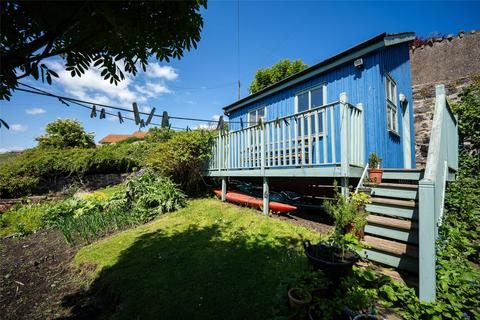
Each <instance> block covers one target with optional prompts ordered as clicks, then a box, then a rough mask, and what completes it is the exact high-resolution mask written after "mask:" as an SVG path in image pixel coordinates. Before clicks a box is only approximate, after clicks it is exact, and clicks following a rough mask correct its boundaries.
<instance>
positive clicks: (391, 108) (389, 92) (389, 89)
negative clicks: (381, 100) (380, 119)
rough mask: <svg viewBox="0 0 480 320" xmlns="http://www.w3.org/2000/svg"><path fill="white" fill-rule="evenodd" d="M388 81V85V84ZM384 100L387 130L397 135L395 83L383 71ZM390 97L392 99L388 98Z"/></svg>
mask: <svg viewBox="0 0 480 320" xmlns="http://www.w3.org/2000/svg"><path fill="white" fill-rule="evenodd" d="M389 83H390V85H389ZM385 98H386V99H385V100H386V114H387V117H386V118H387V130H388V131H390V132H393V133H394V134H396V135H398V101H397V83H396V82H395V80H393V78H392V76H391V75H390V74H388V73H385ZM390 98H392V99H393V100H392V99H390Z"/></svg>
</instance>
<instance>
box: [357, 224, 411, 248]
mask: <svg viewBox="0 0 480 320" xmlns="http://www.w3.org/2000/svg"><path fill="white" fill-rule="evenodd" d="M365 234H368V235H371V236H374V237H382V238H385V239H390V240H396V241H402V242H407V243H412V244H416V245H418V229H411V230H404V229H397V228H392V227H388V226H382V225H379V224H367V225H366V226H365Z"/></svg>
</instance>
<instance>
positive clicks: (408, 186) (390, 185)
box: [364, 182, 418, 189]
mask: <svg viewBox="0 0 480 320" xmlns="http://www.w3.org/2000/svg"><path fill="white" fill-rule="evenodd" d="M364 186H366V187H370V188H373V187H385V188H399V189H402V188H404V189H418V184H408V183H390V182H382V183H379V184H376V183H369V182H365V183H364Z"/></svg>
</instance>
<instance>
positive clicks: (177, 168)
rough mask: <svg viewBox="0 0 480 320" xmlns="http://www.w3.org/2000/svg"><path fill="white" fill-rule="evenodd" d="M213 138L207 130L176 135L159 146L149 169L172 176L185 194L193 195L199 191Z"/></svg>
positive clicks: (151, 157)
mask: <svg viewBox="0 0 480 320" xmlns="http://www.w3.org/2000/svg"><path fill="white" fill-rule="evenodd" d="M213 136H214V133H213V132H212V131H208V130H194V131H184V132H177V133H175V134H174V135H173V137H171V138H170V139H169V140H167V141H165V142H164V143H160V144H158V147H157V148H155V149H154V150H153V152H152V154H151V156H150V158H149V159H148V166H149V167H151V168H153V169H155V170H157V171H158V172H160V173H161V174H163V175H165V176H168V177H171V178H172V179H173V180H174V181H175V182H176V183H178V184H180V186H181V187H182V189H183V190H184V191H185V192H187V193H188V194H191V195H192V194H196V193H198V192H199V191H200V189H201V182H202V179H203V178H202V170H203V168H204V164H205V161H206V160H207V158H208V156H209V155H210V151H211V144H210V143H211V141H212V139H213Z"/></svg>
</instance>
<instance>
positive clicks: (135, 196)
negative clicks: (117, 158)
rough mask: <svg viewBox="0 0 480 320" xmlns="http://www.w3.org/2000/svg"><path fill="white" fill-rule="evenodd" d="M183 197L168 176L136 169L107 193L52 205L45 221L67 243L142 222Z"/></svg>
mask: <svg viewBox="0 0 480 320" xmlns="http://www.w3.org/2000/svg"><path fill="white" fill-rule="evenodd" d="M185 204H186V197H185V195H184V194H183V193H182V192H181V191H180V189H179V188H178V186H177V185H176V184H175V183H173V182H172V181H171V180H170V179H169V178H166V177H160V176H157V175H155V174H154V173H153V172H152V171H151V170H146V171H143V172H140V173H139V175H138V176H137V177H134V178H132V179H130V180H129V181H128V182H127V183H126V185H125V187H123V188H121V189H119V190H118V191H117V192H115V193H114V194H113V195H112V196H111V197H107V198H104V196H100V195H95V193H93V194H92V195H90V196H86V197H84V198H83V199H75V198H72V199H69V200H68V201H63V202H61V203H58V204H57V205H56V206H52V208H51V209H49V211H48V213H47V214H46V217H47V218H46V223H47V224H48V225H53V226H56V227H58V228H59V230H60V231H61V232H62V233H63V235H64V236H65V239H66V240H67V241H68V242H69V243H75V242H76V241H78V240H83V241H87V242H90V241H92V240H95V239H97V238H99V237H101V236H103V235H105V234H108V233H109V232H112V231H115V230H119V229H122V228H125V227H128V226H132V225H138V224H141V223H145V222H147V221H150V220H152V219H153V218H155V217H157V216H158V215H159V214H161V213H165V212H170V211H174V210H177V209H180V208H182V207H184V206H185Z"/></svg>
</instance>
